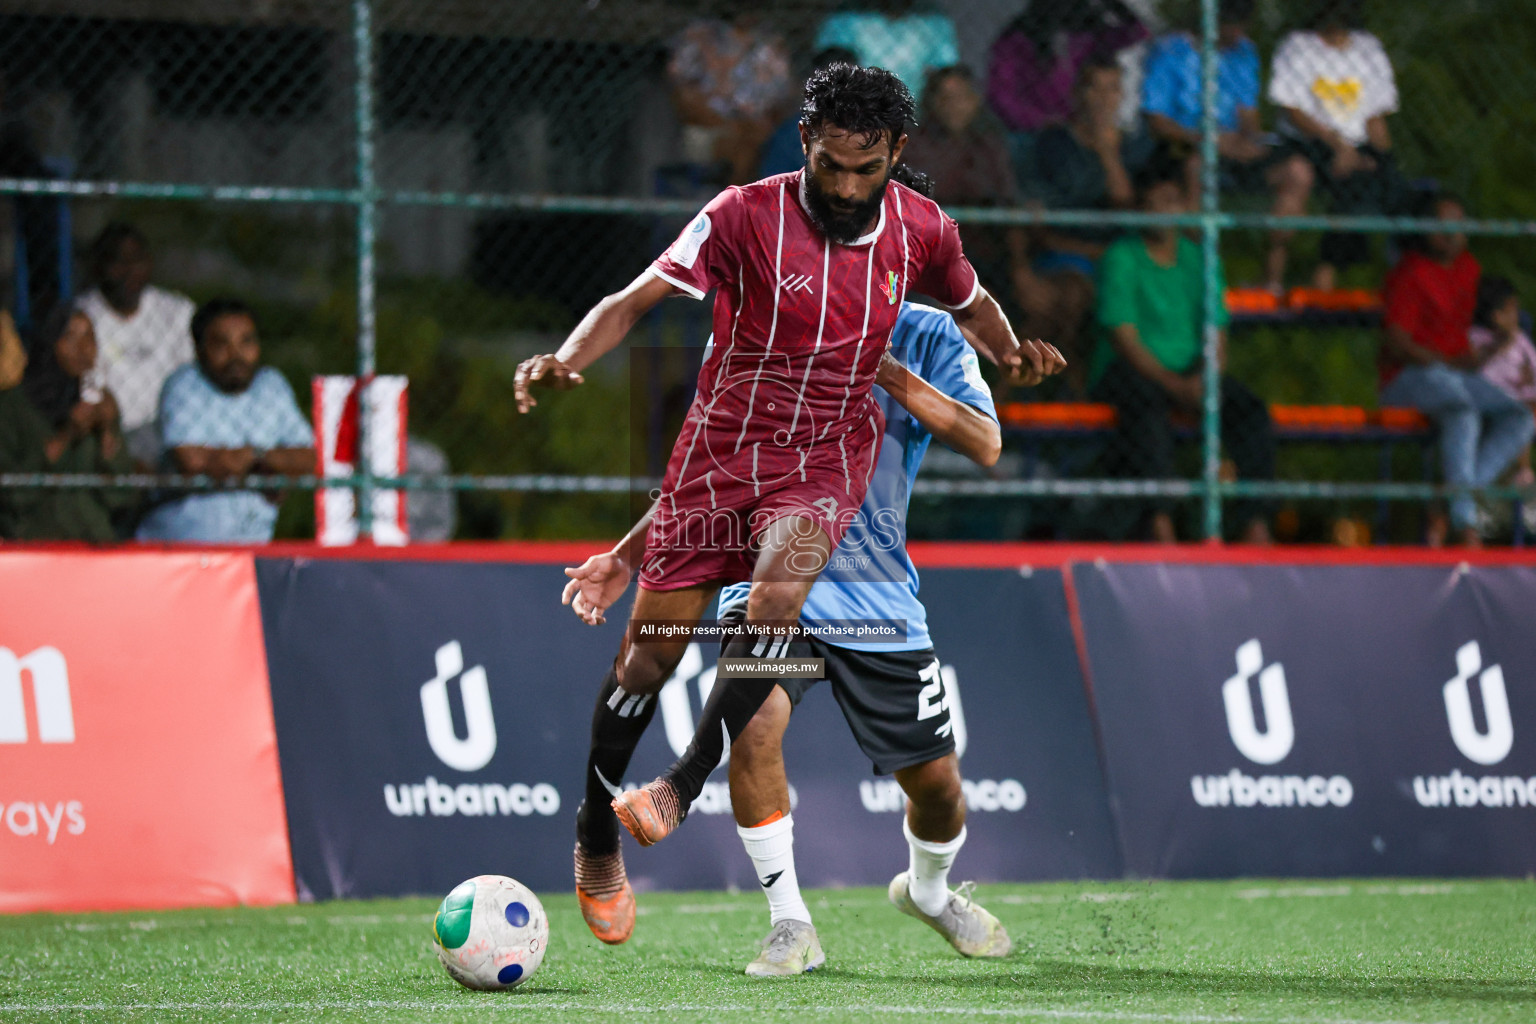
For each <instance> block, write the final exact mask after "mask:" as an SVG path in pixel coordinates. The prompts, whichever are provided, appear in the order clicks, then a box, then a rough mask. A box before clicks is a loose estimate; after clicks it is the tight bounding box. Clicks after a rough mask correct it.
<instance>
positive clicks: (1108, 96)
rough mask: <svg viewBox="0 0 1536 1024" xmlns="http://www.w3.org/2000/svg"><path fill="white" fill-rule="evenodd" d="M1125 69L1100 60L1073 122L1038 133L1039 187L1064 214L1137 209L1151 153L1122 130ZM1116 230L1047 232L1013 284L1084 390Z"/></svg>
mask: <svg viewBox="0 0 1536 1024" xmlns="http://www.w3.org/2000/svg"><path fill="white" fill-rule="evenodd" d="M1120 76H1121V70H1120V66H1119V65H1118V64H1116V63H1115V62H1114V61H1113V60H1112V59H1110V58H1108V57H1103V56H1100V57H1095V58H1093V59H1091V60H1089V61H1088V62H1087V63H1085V64H1084V65H1083V66H1082V69H1081V71H1080V72H1079V74H1078V81H1077V91H1076V93H1075V96H1076V99H1075V100H1074V103H1073V111H1072V120H1071V121H1070V122H1069V123H1067V124H1065V125H1055V126H1053V127H1050V128H1047V129H1046V130H1045V131H1043V132H1041V133H1040V139H1039V142H1038V145H1037V147H1036V152H1035V156H1036V161H1037V169H1036V171H1035V174H1034V179H1035V180H1036V181H1037V182H1038V189H1039V191H1040V192H1041V194H1042V196H1043V198H1044V200H1045V204H1046V206H1048V207H1050V208H1052V209H1058V210H1128V209H1130V208H1131V207H1132V206H1134V205H1135V201H1136V192H1135V188H1134V187H1133V185H1132V179H1131V175H1132V174H1133V173H1134V171H1135V170H1136V169H1137V168H1139V167H1141V166H1142V164H1144V163H1145V162H1146V160H1147V158H1148V156H1149V152H1148V151H1149V149H1150V146H1149V144H1148V140H1147V139H1146V138H1145V137H1144V136H1127V135H1126V134H1125V133H1124V132H1122V131H1121V130H1120V123H1119V120H1118V117H1117V111H1118V110H1119V108H1120V96H1121V78H1120ZM1119 233H1120V232H1119V229H1117V228H1114V227H1048V228H1045V229H1044V230H1042V231H1041V232H1039V234H1038V239H1039V247H1040V249H1041V252H1040V255H1038V256H1037V257H1036V259H1035V261H1034V264H1033V267H1032V268H1031V269H1030V270H1028V271H1026V272H1025V273H1023V274H1020V275H1018V276H1016V277H1015V281H1014V284H1015V288H1016V290H1017V292H1018V294H1019V296H1020V301H1021V303H1022V304H1023V306H1024V308H1025V310H1026V312H1027V313H1028V315H1029V317H1030V320H1031V323H1032V325H1033V326H1035V327H1037V328H1038V332H1039V333H1040V334H1041V336H1042V337H1044V338H1045V339H1046V340H1047V341H1050V342H1051V343H1053V344H1054V345H1055V346H1056V347H1057V348H1059V349H1061V351H1062V353H1063V354H1064V355H1066V357H1067V360H1068V364H1069V365H1068V368H1067V378H1068V380H1069V381H1071V382H1072V384H1073V385H1074V386H1075V387H1077V389H1078V390H1081V389H1082V387H1083V385H1084V383H1085V379H1084V376H1083V373H1084V370H1085V369H1086V363H1087V360H1085V359H1082V358H1080V357H1081V356H1082V355H1083V352H1082V349H1083V347H1084V346H1083V344H1082V332H1083V328H1084V324H1085V321H1086V320H1087V318H1088V315H1089V313H1090V312H1091V311H1092V309H1093V303H1094V281H1095V279H1096V278H1097V276H1098V261H1099V258H1100V257H1102V256H1103V255H1104V251H1105V249H1106V248H1107V247H1108V246H1109V243H1110V242H1111V241H1113V240H1114V239H1115V237H1116V236H1117V235H1118V234H1119Z"/></svg>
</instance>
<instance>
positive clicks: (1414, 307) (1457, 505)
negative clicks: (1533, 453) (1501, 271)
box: [1379, 195, 1536, 547]
mask: <svg viewBox="0 0 1536 1024" xmlns="http://www.w3.org/2000/svg"><path fill="white" fill-rule="evenodd" d="M1432 216H1434V217H1435V218H1436V219H1437V220H1440V221H1443V222H1445V223H1446V230H1445V231H1440V232H1435V233H1434V234H1431V235H1429V236H1428V237H1427V238H1425V239H1424V240H1423V242H1422V245H1421V246H1418V247H1415V248H1412V249H1410V250H1409V251H1408V252H1406V253H1404V254H1403V257H1402V259H1401V260H1399V261H1398V264H1397V266H1395V267H1393V268H1392V271H1391V273H1389V274H1388V275H1387V281H1386V288H1385V289H1384V294H1383V296H1382V300H1383V303H1384V305H1385V307H1386V310H1385V314H1384V318H1383V319H1384V323H1385V328H1386V330H1385V332H1384V334H1383V338H1382V346H1381V354H1380V359H1379V363H1380V371H1381V404H1382V405H1405V406H1411V407H1413V408H1415V409H1418V410H1419V411H1420V412H1422V413H1424V414H1425V415H1426V416H1428V417H1429V418H1430V419H1432V420H1434V421H1435V422H1436V423H1437V424H1438V425H1439V427H1440V460H1441V465H1442V467H1443V471H1444V473H1445V482H1446V483H1447V484H1449V485H1451V486H1454V487H1486V486H1487V485H1489V484H1491V483H1493V482H1494V481H1495V480H1497V479H1498V478H1499V475H1500V474H1501V473H1503V472H1504V470H1505V469H1507V468H1508V467H1509V465H1510V463H1512V462H1513V461H1514V460H1515V459H1516V458H1517V457H1518V456H1519V455H1520V452H1521V450H1522V449H1524V448H1525V446H1526V445H1527V444H1529V443H1530V440H1531V435H1532V434H1533V433H1536V421H1533V420H1532V419H1531V411H1530V410H1529V409H1527V408H1526V407H1525V406H1523V405H1521V404H1520V403H1519V402H1518V401H1516V400H1515V399H1513V398H1511V397H1510V396H1509V395H1507V394H1505V393H1504V392H1503V391H1501V390H1500V389H1499V388H1498V387H1497V386H1495V385H1494V384H1492V383H1490V382H1489V381H1488V380H1487V379H1486V378H1485V377H1483V376H1482V375H1481V374H1480V373H1478V372H1477V359H1476V357H1474V356H1473V355H1472V352H1471V347H1470V345H1469V343H1468V340H1467V337H1468V330H1469V328H1470V327H1471V326H1472V314H1473V312H1474V310H1475V308H1476V306H1477V286H1478V277H1479V275H1480V274H1481V270H1480V268H1479V267H1478V263H1477V260H1476V258H1474V257H1473V255H1472V254H1471V253H1470V252H1468V251H1467V236H1466V235H1464V234H1462V233H1461V232H1460V231H1457V230H1456V229H1455V226H1454V225H1455V222H1456V221H1459V220H1463V219H1465V217H1466V210H1465V208H1464V207H1463V206H1462V204H1461V201H1460V200H1458V199H1456V198H1455V197H1453V196H1449V195H1441V196H1439V197H1437V198H1436V199H1435V200H1434V201H1433V204H1432ZM1450 526H1451V528H1452V529H1453V530H1455V531H1456V532H1457V534H1458V536H1459V539H1460V540H1461V541H1462V543H1464V544H1466V545H1468V546H1470V547H1480V546H1481V545H1482V539H1481V537H1480V536H1479V534H1478V531H1477V506H1476V503H1475V502H1474V501H1473V499H1472V496H1471V495H1457V496H1454V497H1453V498H1452V500H1451V517H1450ZM1440 534H1441V530H1440V528H1439V526H1438V524H1436V523H1434V521H1433V520H1432V521H1431V529H1430V532H1429V540H1430V542H1431V543H1437V542H1439V541H1440V540H1441V539H1442V537H1441V536H1440Z"/></svg>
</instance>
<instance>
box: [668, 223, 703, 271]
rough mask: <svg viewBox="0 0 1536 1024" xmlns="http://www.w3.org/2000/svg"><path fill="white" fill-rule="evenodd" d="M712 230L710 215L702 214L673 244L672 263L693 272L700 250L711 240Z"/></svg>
mask: <svg viewBox="0 0 1536 1024" xmlns="http://www.w3.org/2000/svg"><path fill="white" fill-rule="evenodd" d="M710 229H711V225H710V222H709V214H707V213H702V212H701V213H700V214H699V215H698V216H697V217H695V218H694V219H693V223H692V224H689V225H688V227H687V229H686V230H685V231H684V232H683V233H682V234H681V235H679V236H678V239H677V241H676V242H673V243H672V262H674V263H676V264H677V265H678V266H680V267H685V268H687V269H689V270H692V269H693V264H694V262H695V261H696V260H697V259H698V258H699V250H700V249H701V248H703V246H704V243H705V241H707V240H708V238H709V232H710Z"/></svg>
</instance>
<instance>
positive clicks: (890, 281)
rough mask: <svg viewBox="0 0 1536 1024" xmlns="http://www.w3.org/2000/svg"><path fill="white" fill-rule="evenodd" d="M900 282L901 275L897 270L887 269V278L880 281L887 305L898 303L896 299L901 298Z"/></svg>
mask: <svg viewBox="0 0 1536 1024" xmlns="http://www.w3.org/2000/svg"><path fill="white" fill-rule="evenodd" d="M900 283H901V275H900V274H898V273H896V271H894V270H887V271H886V272H885V280H884V281H881V282H880V294H881V295H884V296H885V302H886V305H890V306H894V305H896V300H897V299H898V298H900V289H899V287H898V285H899V284H900Z"/></svg>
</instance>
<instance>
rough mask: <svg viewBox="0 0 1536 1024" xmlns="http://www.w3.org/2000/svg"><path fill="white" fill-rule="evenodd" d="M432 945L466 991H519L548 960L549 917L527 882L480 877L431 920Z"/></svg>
mask: <svg viewBox="0 0 1536 1024" xmlns="http://www.w3.org/2000/svg"><path fill="white" fill-rule="evenodd" d="M432 942H433V944H434V945H435V946H436V947H437V956H438V959H439V960H441V961H442V962H443V966H444V967H445V968H447V970H448V974H449V976H450V977H452V978H453V980H454V981H457V982H458V983H459V984H461V985H463V986H465V987H466V988H472V989H477V990H480V991H484V992H494V991H499V990H504V989H509V988H516V987H517V986H518V985H521V984H522V983H523V982H525V981H527V980H528V979H529V978H531V977H533V974H534V972H535V971H537V970H538V969H539V964H540V963H542V962H543V961H544V950H545V949H547V948H548V946H549V917H548V915H546V914H545V913H544V906H543V904H541V903H540V902H539V898H538V897H537V896H535V895H534V894H533V890H532V889H529V888H528V887H527V886H526V885H524V884H523V883H521V882H519V881H517V880H516V879H512V878H507V877H505V876H504V875H476V876H475V877H474V878H471V879H469V880H468V881H466V882H461V883H459V884H458V885H457V886H455V887H454V889H453V891H452V892H450V893H449V894H448V895H447V896H445V897H443V902H442V904H441V905H440V906H439V907H438V908H437V916H436V917H435V918H433V919H432Z"/></svg>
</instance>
